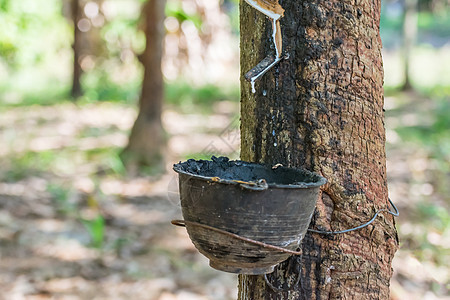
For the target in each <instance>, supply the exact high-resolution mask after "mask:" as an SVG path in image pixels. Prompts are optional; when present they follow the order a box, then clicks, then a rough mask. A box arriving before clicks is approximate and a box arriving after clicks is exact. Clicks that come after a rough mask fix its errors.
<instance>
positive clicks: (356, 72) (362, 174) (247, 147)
mask: <svg viewBox="0 0 450 300" xmlns="http://www.w3.org/2000/svg"><path fill="white" fill-rule="evenodd" d="M249 2H269V3H270V2H277V1H276V0H275V1H269V0H258V1H249ZM279 4H280V5H281V6H282V8H283V9H284V16H283V17H282V18H280V19H279V21H280V24H281V32H282V45H283V47H282V48H283V53H282V57H284V58H285V57H287V59H283V60H281V61H280V62H279V63H278V65H276V66H275V67H274V68H272V69H271V70H269V71H268V72H267V73H266V74H265V75H264V76H263V77H261V79H260V80H259V81H257V82H256V86H255V90H256V93H252V88H251V85H250V83H249V82H246V81H244V80H242V81H241V91H242V92H241V95H242V96H241V111H242V117H241V136H242V145H241V158H242V159H243V160H246V161H254V162H263V163H267V164H273V165H275V164H278V163H281V164H283V165H285V166H291V167H303V168H306V169H309V170H311V171H315V172H318V173H320V174H322V175H323V176H324V177H326V178H327V179H328V183H327V184H326V185H325V186H324V187H323V188H322V193H321V196H320V197H319V200H318V203H317V207H316V211H315V213H314V216H313V220H312V222H311V224H310V228H313V229H318V230H326V231H336V230H344V229H348V228H352V227H356V226H358V225H360V224H362V223H365V222H366V221H368V220H369V219H370V218H372V216H373V215H374V214H375V212H376V211H378V210H379V209H383V208H386V209H387V208H388V207H389V203H388V190H387V181H386V157H385V129H384V112H383V102H384V99H383V86H382V85H383V66H382V58H381V40H380V34H379V22H380V6H381V3H380V0H373V1H363V0H356V1H347V0H330V1H317V0H305V1H296V0H280V1H279ZM240 13H241V14H240V20H241V69H242V71H243V72H244V73H245V72H247V71H248V70H250V69H252V68H253V67H254V66H255V65H257V64H258V62H260V61H261V60H262V59H263V58H264V57H266V56H267V55H269V54H270V55H272V56H274V57H275V55H276V54H275V53H276V51H275V49H274V48H275V46H274V42H273V39H272V36H273V25H272V24H273V22H271V21H272V20H271V21H269V20H267V19H266V18H265V17H264V15H262V14H261V12H260V11H258V10H256V9H254V8H253V7H251V6H250V5H248V4H247V3H245V2H243V1H241V8H240ZM397 248H398V238H397V232H396V229H395V224H394V220H393V217H392V216H391V215H390V214H387V213H383V214H380V216H379V217H378V218H377V219H376V220H375V221H374V222H373V223H372V224H371V225H369V226H367V227H365V228H363V229H360V230H356V231H352V232H349V233H345V234H338V235H323V234H317V233H311V232H310V233H308V234H307V235H306V237H305V238H304V240H303V242H302V244H301V251H302V256H299V257H291V258H290V259H289V260H288V261H286V262H284V263H282V264H280V265H279V266H278V267H277V269H276V271H275V272H274V273H272V274H268V275H267V279H268V280H269V282H271V284H272V285H273V287H274V288H271V287H270V286H269V285H268V284H267V283H266V281H265V280H264V277H263V276H253V275H240V277H239V299H241V300H244V299H248V300H250V299H252V300H258V299H389V282H390V278H391V276H392V267H391V262H392V259H393V256H394V253H395V252H396V250H397ZM298 266H299V268H300V271H298V270H297V267H298ZM298 273H299V274H300V280H299V282H298V284H296V283H297V277H298V275H297V274H298ZM277 289H282V290H280V291H277ZM288 289H290V290H289V291H287V290H288Z"/></svg>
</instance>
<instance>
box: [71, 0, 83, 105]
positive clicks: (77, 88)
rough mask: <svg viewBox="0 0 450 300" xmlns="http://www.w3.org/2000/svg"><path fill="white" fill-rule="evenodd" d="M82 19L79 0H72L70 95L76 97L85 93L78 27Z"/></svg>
mask: <svg viewBox="0 0 450 300" xmlns="http://www.w3.org/2000/svg"><path fill="white" fill-rule="evenodd" d="M80 19H81V7H80V1H79V0H72V20H73V44H72V48H73V77H72V90H71V92H70V95H71V96H72V98H74V99H76V98H78V97H80V96H81V95H82V94H83V91H82V89H81V83H80V79H81V74H82V72H83V71H82V69H81V64H80V56H81V51H82V47H83V45H82V44H81V34H82V33H81V31H80V29H79V28H78V22H79V21H80Z"/></svg>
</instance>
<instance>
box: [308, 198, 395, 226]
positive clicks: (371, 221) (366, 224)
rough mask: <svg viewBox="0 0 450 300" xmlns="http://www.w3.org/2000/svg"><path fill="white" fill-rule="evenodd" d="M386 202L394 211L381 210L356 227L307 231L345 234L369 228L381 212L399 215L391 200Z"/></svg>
mask: <svg viewBox="0 0 450 300" xmlns="http://www.w3.org/2000/svg"><path fill="white" fill-rule="evenodd" d="M388 200H389V203H390V204H391V206H392V208H393V209H394V211H392V210H391V209H390V208H389V209H386V208H382V209H380V210H379V211H377V212H376V213H375V215H374V216H373V218H372V219H370V221H369V222H367V223H364V224H362V225H359V226H357V227H354V228H350V229H346V230H339V231H323V230H315V229H308V231H309V232H314V233H319V234H341V233H347V232H351V231H355V230H358V229H361V228H364V227H367V226H369V225H370V224H372V223H373V221H375V219H376V218H377V217H378V215H379V214H380V213H382V212H387V213H389V214H391V215H393V216H395V217H398V216H399V215H400V213H399V211H398V209H397V207H396V206H395V205H394V203H392V201H391V199H388Z"/></svg>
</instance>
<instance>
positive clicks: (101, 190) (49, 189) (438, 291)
mask: <svg viewBox="0 0 450 300" xmlns="http://www.w3.org/2000/svg"><path fill="white" fill-rule="evenodd" d="M237 112H238V104H236V103H229V102H223V103H220V104H218V105H217V107H214V108H213V113H212V114H211V115H203V114H194V113H190V114H186V113H184V114H182V113H180V112H177V111H176V110H173V109H167V110H166V111H165V113H164V116H163V119H164V124H165V128H166V130H167V133H168V135H169V136H170V138H169V140H168V150H167V157H166V164H167V173H166V174H164V175H151V172H149V174H150V175H147V176H144V177H131V176H127V175H124V170H123V166H122V165H121V164H120V161H119V159H118V155H117V154H118V152H119V150H120V148H121V147H123V146H124V145H125V144H126V141H127V131H128V130H129V128H130V127H131V125H132V123H133V119H134V117H135V115H136V113H135V111H134V110H133V109H132V108H130V107H128V106H124V105H120V104H110V103H103V104H86V105H81V106H76V105H74V104H69V103H66V104H61V105H56V106H51V107H39V106H36V107H21V108H20V107H19V108H8V109H2V110H1V111H0V113H1V114H2V118H1V119H0V145H1V146H0V165H1V168H0V291H1V292H0V299H7V300H11V299H13V300H15V299H17V300H19V299H150V300H152V299H155V300H156V299H158V300H175V299H183V300H189V299H197V300H201V299H236V296H237V276H236V275H233V274H227V273H224V272H219V271H216V270H214V269H212V268H210V267H209V266H208V261H207V259H206V258H204V257H203V256H201V255H200V254H199V253H198V252H197V251H196V249H195V248H194V247H193V245H192V244H191V242H190V240H189V238H188V236H187V234H186V232H185V229H184V228H177V227H174V226H173V225H171V224H170V221H171V220H172V219H178V218H181V212H180V208H179V205H178V198H177V197H178V195H177V188H176V187H177V182H176V174H175V173H174V172H173V171H171V165H172V164H173V163H176V162H178V161H179V160H183V159H185V158H187V157H190V156H191V155H192V154H194V153H203V155H207V154H210V153H212V152H220V153H222V154H225V155H230V156H232V157H233V156H234V157H237V155H238V154H237V152H236V150H237V149H238V148H239V136H238V129H239V128H238V124H237V120H236V119H235V115H236V113H237ZM388 121H389V120H388ZM388 123H389V122H388ZM388 125H389V124H388ZM390 130H391V129H389V128H388V142H391V145H392V146H391V147H388V150H389V151H390V152H388V158H389V162H388V168H389V172H390V173H389V179H390V182H391V185H392V187H391V199H392V200H393V201H394V202H395V203H397V204H398V206H399V208H400V209H401V213H402V215H401V217H400V218H399V220H398V222H399V224H402V223H403V224H409V223H411V222H410V220H409V219H408V218H409V217H410V215H409V214H408V213H404V211H405V210H406V211H407V209H408V205H409V204H410V202H408V201H412V200H408V199H406V198H407V195H406V196H405V190H407V189H408V188H409V186H410V185H409V184H410V179H411V175H410V171H411V166H413V167H414V166H416V167H417V166H418V165H419V167H420V160H423V159H424V157H423V155H422V156H421V154H420V151H419V152H417V151H414V150H413V149H405V148H404V147H403V148H402V147H396V146H395V145H396V144H395V141H394V143H392V142H393V140H392V139H395V135H394V134H393V133H392V130H391V131H390ZM389 134H391V136H390V137H389ZM389 139H390V140H389ZM425 169H426V167H425ZM420 188H422V189H423V192H425V193H426V192H428V191H427V186H420ZM413 200H414V199H413ZM97 221H98V222H97ZM408 222H409V223H408ZM411 224H412V225H411V226H417V225H414V224H413V223H411ZM416 229H417V228H416V227H413V229H410V230H412V231H414V230H416ZM431 238H433V237H431ZM434 238H435V242H437V243H444V241H443V240H444V237H442V236H438V237H436V236H435V237H434ZM402 247H403V248H402V249H400V251H399V252H398V253H397V255H396V258H395V261H394V269H395V276H394V278H393V280H392V298H393V299H450V298H449V297H448V296H445V295H446V293H447V291H448V280H449V278H450V277H449V271H448V269H447V268H446V267H445V266H442V265H439V264H438V263H436V262H435V261H433V260H427V258H426V257H425V258H419V257H418V256H417V255H416V254H415V253H413V252H412V251H410V250H409V249H408V248H407V247H408V245H405V244H402ZM446 285H447V286H446Z"/></svg>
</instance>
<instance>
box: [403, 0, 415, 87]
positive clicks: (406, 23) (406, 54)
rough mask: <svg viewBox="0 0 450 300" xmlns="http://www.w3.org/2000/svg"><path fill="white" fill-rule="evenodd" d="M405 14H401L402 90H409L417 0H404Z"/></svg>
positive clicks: (410, 85)
mask: <svg viewBox="0 0 450 300" xmlns="http://www.w3.org/2000/svg"><path fill="white" fill-rule="evenodd" d="M404 5H405V14H404V16H403V60H404V61H403V74H404V75H403V76H404V78H405V80H404V82H403V87H402V89H403V90H411V89H412V84H411V78H410V65H411V52H412V50H413V48H414V43H415V42H416V39H417V29H418V28H417V21H418V9H419V0H405V3H404Z"/></svg>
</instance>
